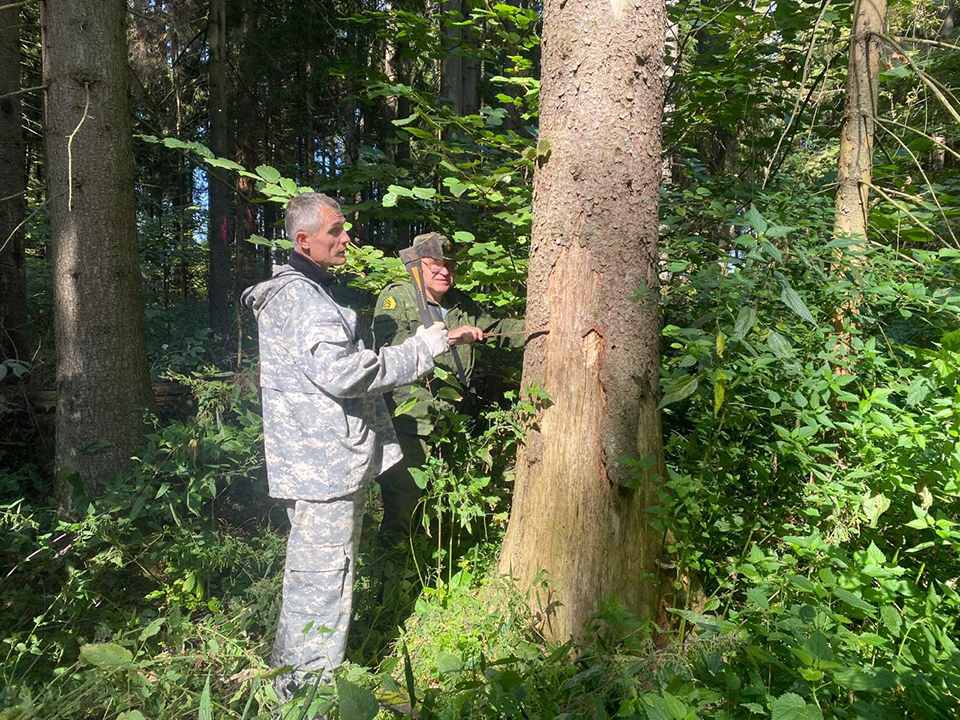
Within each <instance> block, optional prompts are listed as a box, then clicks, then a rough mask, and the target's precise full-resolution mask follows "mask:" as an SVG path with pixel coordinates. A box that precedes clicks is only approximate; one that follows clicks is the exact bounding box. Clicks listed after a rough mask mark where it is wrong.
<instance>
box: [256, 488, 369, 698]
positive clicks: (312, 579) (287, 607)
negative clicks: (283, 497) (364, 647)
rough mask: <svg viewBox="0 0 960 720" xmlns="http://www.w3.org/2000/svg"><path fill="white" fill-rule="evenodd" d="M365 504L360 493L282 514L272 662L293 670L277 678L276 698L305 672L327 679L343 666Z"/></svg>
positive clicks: (286, 692)
mask: <svg viewBox="0 0 960 720" xmlns="http://www.w3.org/2000/svg"><path fill="white" fill-rule="evenodd" d="M365 500H366V492H365V491H364V490H360V491H358V492H356V493H353V494H352V495H347V496H345V497H342V498H335V499H334V500H331V501H329V502H310V501H307V500H297V501H296V504H295V505H294V507H292V508H290V509H289V510H288V511H287V513H288V515H289V516H290V537H289V539H288V540H287V564H286V569H285V570H284V574H283V598H282V601H281V605H280V619H279V622H278V624H277V637H276V640H275V641H274V645H273V658H272V664H273V666H274V667H282V666H284V665H292V666H293V667H294V670H293V672H292V673H290V674H289V675H285V676H283V677H282V678H278V682H277V683H276V686H277V688H278V690H280V692H279V693H278V694H280V695H281V699H282V700H284V699H287V698H288V697H289V693H290V691H291V690H292V689H293V688H294V687H295V686H296V685H299V684H300V682H301V681H302V680H303V677H304V675H305V674H306V673H307V672H321V673H322V674H324V675H329V671H330V670H332V669H333V668H335V667H337V666H338V665H340V663H342V662H343V658H344V653H345V651H346V645H347V631H348V630H349V628H350V616H351V613H352V609H353V571H354V566H355V564H356V559H357V546H358V544H359V542H360V529H361V524H362V520H363V508H364V502H365ZM284 695H286V696H287V697H283V696H284Z"/></svg>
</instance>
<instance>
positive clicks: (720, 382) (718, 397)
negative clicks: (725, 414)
mask: <svg viewBox="0 0 960 720" xmlns="http://www.w3.org/2000/svg"><path fill="white" fill-rule="evenodd" d="M726 382H727V381H726V378H724V377H723V376H722V375H721V376H720V377H719V378H717V379H716V380H715V381H714V383H713V415H714V417H716V416H717V415H719V414H720V408H721V407H722V406H723V397H724V395H725V394H726Z"/></svg>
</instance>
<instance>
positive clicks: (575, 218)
mask: <svg viewBox="0 0 960 720" xmlns="http://www.w3.org/2000/svg"><path fill="white" fill-rule="evenodd" d="M664 15H665V13H664V6H663V2H662V0H660V1H657V2H640V0H632V1H630V0H611V1H610V2H600V3H597V2H589V1H588V0H567V1H566V2H563V0H548V1H547V2H546V3H545V4H544V15H543V17H544V20H543V74H542V86H541V116H540V137H541V140H540V155H539V158H540V161H539V166H538V168H537V170H536V172H535V175H534V201H533V202H534V217H533V234H532V239H531V255H530V271H529V278H528V286H527V314H526V317H527V325H528V327H529V328H531V329H538V328H549V334H547V335H545V336H543V337H541V338H538V339H534V340H532V341H531V342H530V343H529V344H528V346H527V350H526V354H525V357H524V368H523V386H524V387H527V386H530V385H531V384H533V383H539V384H540V385H541V386H542V387H543V388H545V389H546V390H547V392H549V393H550V394H551V397H552V405H551V406H550V407H548V408H547V409H545V410H544V411H543V413H542V415H541V417H540V418H539V419H538V420H537V422H535V423H533V424H531V425H530V427H529V428H528V430H527V433H528V434H527V443H526V446H525V447H524V449H523V450H522V452H521V454H520V457H519V458H518V463H517V478H516V485H515V495H514V501H513V508H512V512H511V517H510V523H509V526H508V530H507V535H506V539H505V542H504V547H503V553H502V556H501V560H500V569H501V571H503V572H505V573H509V574H511V575H513V576H514V577H515V578H516V579H517V580H518V581H519V582H520V583H521V584H522V585H526V584H528V583H530V582H531V581H533V580H534V578H535V577H536V576H537V574H538V573H539V572H540V571H541V570H546V571H547V578H548V582H549V594H548V596H547V598H545V599H543V598H541V599H540V600H539V602H540V606H541V607H540V609H541V610H543V609H547V612H546V613H545V618H544V619H545V631H546V633H547V635H548V636H549V637H551V638H552V639H554V640H557V641H562V640H566V639H567V638H570V637H574V638H578V637H581V636H582V633H583V626H584V623H585V622H586V621H587V620H588V619H589V618H590V617H591V616H592V615H593V614H594V613H595V612H596V610H597V608H598V604H599V603H600V602H602V601H604V600H606V599H608V598H610V597H611V596H615V597H616V599H617V600H618V601H619V602H620V603H622V604H624V605H625V606H626V607H627V609H629V610H630V611H631V612H633V613H635V614H637V615H645V614H650V613H653V612H655V611H656V609H657V599H658V596H659V581H658V579H657V577H656V572H657V567H656V559H657V558H658V556H659V554H660V552H661V544H662V543H661V534H660V533H657V532H655V531H654V530H653V529H652V528H651V526H650V524H649V516H648V514H647V512H646V510H647V508H648V507H650V506H651V505H652V504H653V495H654V485H655V482H656V478H657V477H660V476H662V475H663V474H664V464H663V447H662V435H661V429H660V414H659V411H658V409H657V406H658V402H659V395H660V393H659V350H658V343H659V323H658V317H657V292H658V276H657V263H658V254H657V192H658V187H659V183H660V175H661V159H660V153H661V137H660V121H661V113H662V107H663V84H662V82H663V80H662V78H663V60H662V55H663V42H664V39H663V35H664ZM547 143H549V147H548V146H547ZM638 288H643V291H642V295H643V297H644V299H643V300H642V301H640V302H637V301H635V300H634V299H631V296H633V295H634V294H635V293H637V291H638ZM622 457H631V458H635V459H637V458H638V459H644V458H648V461H647V462H648V463H649V466H648V467H647V469H646V470H644V471H642V472H641V473H640V477H639V487H631V486H632V485H635V484H636V483H635V482H633V481H634V480H636V479H637V478H635V477H633V476H632V475H631V472H630V470H629V469H628V468H627V467H626V466H625V465H622V464H620V463H619V462H618V459H619V458H622Z"/></svg>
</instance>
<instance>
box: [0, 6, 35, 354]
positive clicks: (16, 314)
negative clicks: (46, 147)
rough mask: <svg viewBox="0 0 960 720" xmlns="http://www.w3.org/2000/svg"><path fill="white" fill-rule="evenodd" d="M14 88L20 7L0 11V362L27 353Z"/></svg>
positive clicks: (22, 181)
mask: <svg viewBox="0 0 960 720" xmlns="http://www.w3.org/2000/svg"><path fill="white" fill-rule="evenodd" d="M18 90H20V9H19V8H14V9H7V10H0V98H2V99H0V361H2V360H4V359H6V358H17V359H20V360H27V359H28V358H29V352H28V349H27V279H26V278H27V276H26V259H25V257H24V252H23V227H22V225H23V218H24V207H25V203H24V190H25V188H26V168H25V164H26V163H25V156H24V147H23V126H22V118H21V114H20V96H19V95H16V94H14V93H16V92H17V91H18ZM3 96H6V97H3Z"/></svg>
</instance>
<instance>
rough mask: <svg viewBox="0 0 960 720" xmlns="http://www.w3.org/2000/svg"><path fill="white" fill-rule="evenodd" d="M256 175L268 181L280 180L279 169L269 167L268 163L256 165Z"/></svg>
mask: <svg viewBox="0 0 960 720" xmlns="http://www.w3.org/2000/svg"><path fill="white" fill-rule="evenodd" d="M257 175H259V176H260V177H262V178H263V179H264V180H266V181H267V182H268V183H274V184H276V183H278V182H280V171H279V170H277V169H276V168H273V167H270V166H269V165H258V166H257Z"/></svg>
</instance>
